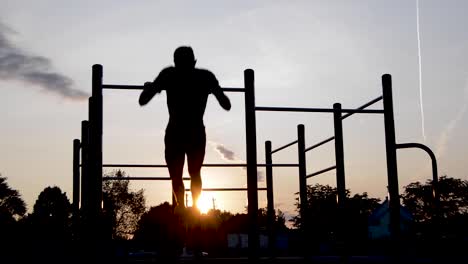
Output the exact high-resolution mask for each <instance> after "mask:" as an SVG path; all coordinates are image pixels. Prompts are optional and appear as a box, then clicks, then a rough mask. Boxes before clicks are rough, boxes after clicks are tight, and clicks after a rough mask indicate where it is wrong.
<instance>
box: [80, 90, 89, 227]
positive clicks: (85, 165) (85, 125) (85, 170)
mask: <svg viewBox="0 0 468 264" xmlns="http://www.w3.org/2000/svg"><path fill="white" fill-rule="evenodd" d="M90 99H91V98H90ZM90 101H91V100H90ZM90 103H91V102H90ZM88 152H89V122H88V121H87V120H83V121H81V210H82V213H83V217H84V218H86V217H87V212H88V208H89V188H90V187H89V161H88Z"/></svg>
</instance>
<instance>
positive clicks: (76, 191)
mask: <svg viewBox="0 0 468 264" xmlns="http://www.w3.org/2000/svg"><path fill="white" fill-rule="evenodd" d="M79 219H80V140H79V139H75V140H73V235H74V237H75V238H76V236H77V235H78V221H79Z"/></svg>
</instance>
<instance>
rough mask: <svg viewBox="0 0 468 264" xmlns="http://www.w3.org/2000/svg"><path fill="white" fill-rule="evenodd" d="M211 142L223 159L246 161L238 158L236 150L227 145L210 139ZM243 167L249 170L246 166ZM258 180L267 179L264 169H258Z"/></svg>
mask: <svg viewBox="0 0 468 264" xmlns="http://www.w3.org/2000/svg"><path fill="white" fill-rule="evenodd" d="M209 144H210V145H212V146H213V148H214V150H215V151H216V152H217V153H218V154H219V155H220V156H221V158H222V159H223V160H226V161H237V162H239V163H246V161H245V160H242V159H239V158H237V157H236V154H235V152H234V151H232V150H230V149H229V148H227V147H226V146H225V145H223V144H221V143H217V142H213V141H210V142H209ZM242 169H243V170H247V168H246V167H244V168H242ZM257 181H258V182H263V181H265V173H264V172H263V171H260V170H257Z"/></svg>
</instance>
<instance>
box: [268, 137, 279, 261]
mask: <svg viewBox="0 0 468 264" xmlns="http://www.w3.org/2000/svg"><path fill="white" fill-rule="evenodd" d="M272 160H273V159H272V157H271V141H265V164H266V167H265V170H266V187H267V218H268V249H269V251H270V256H271V257H274V256H275V243H276V230H275V206H274V199H273V167H272V166H271V164H272V163H273V161H272Z"/></svg>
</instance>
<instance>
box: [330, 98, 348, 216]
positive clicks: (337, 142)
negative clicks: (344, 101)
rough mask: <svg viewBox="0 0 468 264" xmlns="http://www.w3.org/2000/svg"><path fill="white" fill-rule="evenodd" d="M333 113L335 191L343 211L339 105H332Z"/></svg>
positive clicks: (342, 169)
mask: <svg viewBox="0 0 468 264" xmlns="http://www.w3.org/2000/svg"><path fill="white" fill-rule="evenodd" d="M333 109H335V112H334V113H333V120H334V128H335V161H336V189H337V191H338V197H337V198H338V199H337V201H338V208H340V210H344V207H345V201H346V184H345V166H344V150H343V120H342V119H341V104H338V103H336V104H334V105H333Z"/></svg>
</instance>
